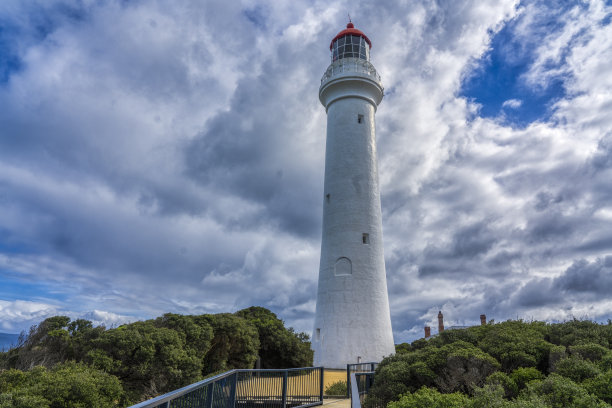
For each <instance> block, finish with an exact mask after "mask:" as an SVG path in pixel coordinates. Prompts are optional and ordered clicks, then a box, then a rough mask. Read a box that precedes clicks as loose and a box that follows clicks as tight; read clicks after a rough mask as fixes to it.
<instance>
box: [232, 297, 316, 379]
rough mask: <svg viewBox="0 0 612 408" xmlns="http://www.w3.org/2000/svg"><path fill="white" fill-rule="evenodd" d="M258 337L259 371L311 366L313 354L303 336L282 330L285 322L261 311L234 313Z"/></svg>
mask: <svg viewBox="0 0 612 408" xmlns="http://www.w3.org/2000/svg"><path fill="white" fill-rule="evenodd" d="M236 315H237V316H239V317H242V318H243V319H245V320H247V321H248V322H250V323H252V324H253V325H254V326H255V327H256V328H257V332H258V333H259V357H260V359H261V368H295V367H308V366H310V365H312V358H313V351H312V350H311V349H310V341H308V340H309V337H308V335H307V334H306V333H295V332H294V331H293V329H292V328H288V329H287V328H285V324H284V322H283V321H282V320H281V319H279V318H278V317H277V316H276V315H275V314H274V313H272V312H271V311H269V310H268V309H264V308H263V307H257V306H252V307H249V308H248V309H243V310H240V311H238V312H237V313H236Z"/></svg>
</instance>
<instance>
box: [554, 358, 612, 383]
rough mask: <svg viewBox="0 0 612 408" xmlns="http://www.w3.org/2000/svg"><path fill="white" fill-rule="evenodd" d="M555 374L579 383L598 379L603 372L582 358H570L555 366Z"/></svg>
mask: <svg viewBox="0 0 612 408" xmlns="http://www.w3.org/2000/svg"><path fill="white" fill-rule="evenodd" d="M555 373H557V374H559V375H562V376H563V377H566V378H569V379H570V380H572V381H574V382H578V383H579V382H582V381H584V380H586V379H588V378H593V377H597V376H598V375H599V374H600V373H601V371H599V368H597V366H596V365H595V364H593V363H591V362H590V361H587V360H583V359H582V358H580V357H569V358H564V359H563V360H561V361H559V362H558V363H557V364H556V365H555Z"/></svg>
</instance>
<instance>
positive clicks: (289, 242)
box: [0, 0, 612, 343]
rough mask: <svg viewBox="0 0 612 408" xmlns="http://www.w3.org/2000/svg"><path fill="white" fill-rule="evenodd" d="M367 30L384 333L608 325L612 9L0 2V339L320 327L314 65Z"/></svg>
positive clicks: (409, 1)
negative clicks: (239, 326) (379, 89)
mask: <svg viewBox="0 0 612 408" xmlns="http://www.w3.org/2000/svg"><path fill="white" fill-rule="evenodd" d="M349 13H350V16H351V18H352V21H353V23H354V24H355V26H356V28H358V29H361V30H362V31H363V32H365V33H366V34H367V35H368V37H369V38H370V39H371V41H372V50H371V61H372V63H373V64H374V66H375V67H376V69H377V71H378V73H379V74H380V75H381V77H382V81H383V84H384V86H385V98H384V100H383V102H382V103H381V105H380V106H379V108H378V111H377V114H376V120H377V123H376V129H377V143H378V155H379V177H380V187H381V201H382V211H383V231H384V251H385V261H386V271H387V279H388V287H389V299H390V307H391V317H392V325H393V330H394V338H395V341H396V343H400V342H404V341H412V340H414V339H417V338H420V337H422V336H423V326H425V325H431V326H432V327H434V333H435V331H436V330H435V328H436V327H437V323H436V317H437V312H438V310H442V311H443V313H444V316H445V323H446V325H447V326H452V325H473V324H477V323H478V322H479V315H480V314H486V315H487V319H494V320H495V321H503V320H507V319H525V320H532V319H534V320H545V321H548V322H555V321H564V320H567V319H573V318H578V319H591V320H595V321H599V322H606V321H607V319H610V318H612V295H611V294H612V114H611V111H612V75H611V71H612V64H611V63H610V61H612V26H611V24H610V23H611V20H612V2H610V1H601V0H592V1H577V0H576V1H550V0H526V1H515V0H499V1H494V2H483V1H481V0H462V1H456V0H437V1H434V0H418V1H417V0H403V1H400V0H398V1H395V2H393V1H388V2H372V1H359V0H354V1H327V0H326V1H317V0H315V1H301V0H295V1H276V0H275V1H260V0H241V1H217V0H206V1H189V0H179V1H177V0H167V1H164V0H155V1H138V0H134V1H128V0H107V1H96V0H81V1H77V0H74V1H68V0H38V1H36V0H3V1H2V2H0V332H8V333H18V332H20V331H21V330H26V329H28V328H29V327H30V326H31V325H33V324H37V323H39V322H40V321H41V320H42V319H44V318H46V317H49V316H53V315H58V314H64V315H68V316H71V317H73V318H76V317H82V318H86V319H89V320H92V321H93V322H94V323H96V324H104V325H106V326H107V327H113V326H117V325H119V324H122V323H124V322H128V321H135V320H139V319H147V318H154V317H156V316H159V315H161V314H163V313H167V312H173V313H182V314H201V313H219V312H234V311H236V310H239V309H242V308H245V307H249V306H252V305H258V306H263V307H266V308H269V309H270V310H272V311H274V312H275V313H277V314H278V316H279V317H280V318H282V319H283V320H284V321H285V322H286V324H287V325H289V326H292V327H294V328H296V329H297V330H299V331H306V332H309V333H310V332H311V331H312V325H313V321H314V311H315V302H316V285H317V275H318V267H319V255H320V242H321V222H322V204H323V175H324V156H325V129H326V116H325V110H324V108H323V107H322V106H321V105H320V102H319V100H318V88H319V85H320V79H321V76H322V75H323V73H324V72H325V69H326V68H327V66H328V65H329V63H330V54H329V42H330V40H331V39H332V38H333V37H334V36H335V35H336V33H338V32H339V31H340V30H342V29H343V28H344V27H345V25H346V23H347V20H348V14H349Z"/></svg>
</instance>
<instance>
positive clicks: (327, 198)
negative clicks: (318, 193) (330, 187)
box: [325, 194, 330, 203]
mask: <svg viewBox="0 0 612 408" xmlns="http://www.w3.org/2000/svg"><path fill="white" fill-rule="evenodd" d="M329 197H330V196H329V194H325V201H327V202H328V203H329Z"/></svg>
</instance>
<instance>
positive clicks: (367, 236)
mask: <svg viewBox="0 0 612 408" xmlns="http://www.w3.org/2000/svg"><path fill="white" fill-rule="evenodd" d="M361 242H362V243H364V244H369V243H370V234H365V233H364V234H363V236H362V237H361Z"/></svg>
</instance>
